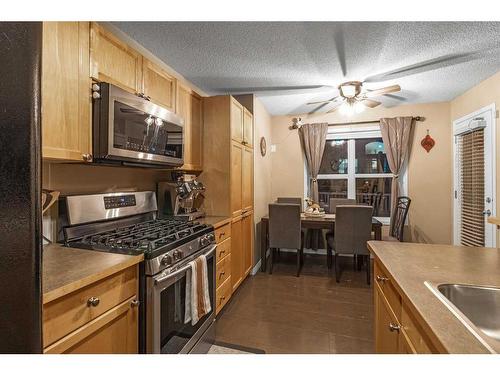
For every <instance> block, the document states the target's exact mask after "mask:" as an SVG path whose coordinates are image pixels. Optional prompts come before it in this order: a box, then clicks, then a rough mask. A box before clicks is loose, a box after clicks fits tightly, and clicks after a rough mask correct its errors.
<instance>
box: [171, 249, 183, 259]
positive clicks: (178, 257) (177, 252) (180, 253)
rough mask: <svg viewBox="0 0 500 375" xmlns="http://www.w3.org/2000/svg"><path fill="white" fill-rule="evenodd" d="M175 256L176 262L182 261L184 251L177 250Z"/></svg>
mask: <svg viewBox="0 0 500 375" xmlns="http://www.w3.org/2000/svg"><path fill="white" fill-rule="evenodd" d="M173 255H174V260H180V259H182V251H179V250H175V251H174V254H173Z"/></svg>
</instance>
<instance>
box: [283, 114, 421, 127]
mask: <svg viewBox="0 0 500 375" xmlns="http://www.w3.org/2000/svg"><path fill="white" fill-rule="evenodd" d="M413 119H414V120H415V121H424V120H425V118H424V117H422V116H414V117H413ZM301 120H302V119H301V118H300V117H299V118H294V119H293V120H292V121H293V125H292V126H291V127H290V129H298V128H299V126H300V125H302V124H301ZM361 124H380V120H371V121H353V122H335V123H331V124H328V126H340V125H361Z"/></svg>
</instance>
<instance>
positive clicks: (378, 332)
mask: <svg viewBox="0 0 500 375" xmlns="http://www.w3.org/2000/svg"><path fill="white" fill-rule="evenodd" d="M400 330H401V327H400V326H399V323H398V321H397V320H396V318H395V317H394V315H393V313H392V312H391V310H390V308H389V306H388V305H387V303H386V302H385V299H384V297H383V295H382V292H380V290H379V286H378V285H375V351H376V353H378V354H396V353H399V352H400V344H399V336H400Z"/></svg>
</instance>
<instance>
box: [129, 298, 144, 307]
mask: <svg viewBox="0 0 500 375" xmlns="http://www.w3.org/2000/svg"><path fill="white" fill-rule="evenodd" d="M140 304H141V303H140V302H139V301H138V300H136V299H134V300H132V301H131V302H130V306H132V307H137V306H139V305H140Z"/></svg>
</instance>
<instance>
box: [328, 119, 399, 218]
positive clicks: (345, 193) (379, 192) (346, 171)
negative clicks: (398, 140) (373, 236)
mask: <svg viewBox="0 0 500 375" xmlns="http://www.w3.org/2000/svg"><path fill="white" fill-rule="evenodd" d="M404 179H405V178H404V177H403V180H404ZM391 182H392V173H391V171H390V169H389V164H388V162H387V155H386V153H385V147H384V142H383V140H382V137H381V134H380V130H379V128H378V126H376V127H370V128H362V129H361V128H353V129H346V128H343V129H338V128H337V129H331V130H330V131H329V134H328V136H327V141H326V145H325V151H324V153H323V159H322V161H321V166H320V171H319V174H318V190H319V204H320V206H322V207H324V208H325V210H327V211H328V208H329V205H330V199H331V198H350V199H356V201H357V202H358V203H359V204H369V205H372V206H374V211H375V212H374V216H376V217H387V218H388V217H390V215H391V207H390V205H391ZM404 190H405V189H403V191H404Z"/></svg>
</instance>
